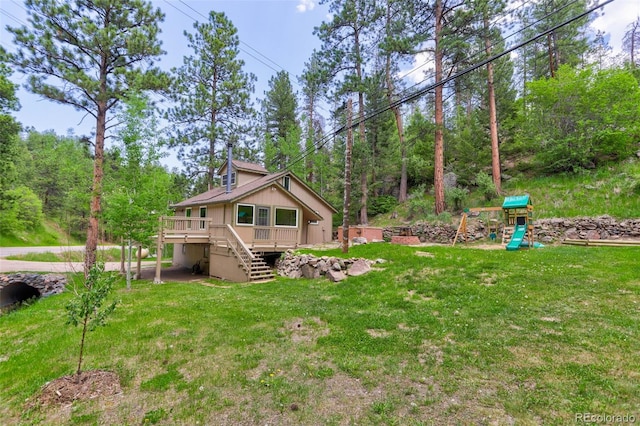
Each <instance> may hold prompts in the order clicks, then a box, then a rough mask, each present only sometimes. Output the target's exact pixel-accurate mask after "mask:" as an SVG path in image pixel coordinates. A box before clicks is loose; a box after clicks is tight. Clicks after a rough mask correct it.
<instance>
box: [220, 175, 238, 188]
mask: <svg viewBox="0 0 640 426" xmlns="http://www.w3.org/2000/svg"><path fill="white" fill-rule="evenodd" d="M235 184H236V172H231V185H235ZM222 186H227V174H226V173H225V174H223V175H222Z"/></svg>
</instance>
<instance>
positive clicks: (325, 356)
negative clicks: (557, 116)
mask: <svg viewBox="0 0 640 426" xmlns="http://www.w3.org/2000/svg"><path fill="white" fill-rule="evenodd" d="M318 254H330V255H337V254H338V252H333V251H331V252H322V253H318ZM349 255H350V256H354V257H365V258H370V259H377V258H382V259H385V260H386V262H385V263H383V264H381V265H380V267H381V268H380V269H379V270H375V271H372V272H370V273H369V274H366V275H363V276H359V277H350V278H349V279H348V280H346V281H343V282H341V283H339V284H332V283H329V282H328V281H326V280H324V279H318V280H305V279H299V280H291V279H284V278H278V279H277V280H275V281H272V282H269V283H263V284H253V285H248V284H231V283H223V282H219V281H214V280H206V281H204V282H203V283H165V284H161V285H154V284H151V283H150V282H146V281H143V282H136V283H134V286H133V289H132V290H131V291H126V290H125V288H124V283H120V285H119V286H118V288H117V289H116V291H115V292H114V296H115V297H116V298H118V299H119V304H118V306H117V308H116V311H115V312H114V313H113V314H112V316H111V317H110V318H109V322H108V324H107V325H106V326H105V327H101V328H98V329H96V330H95V331H93V332H92V333H91V334H90V335H88V337H87V347H86V353H85V368H86V369H95V370H106V371H114V372H116V373H117V374H118V375H119V378H120V384H121V387H122V391H121V392H120V393H119V394H117V395H113V396H109V397H99V398H94V399H91V400H78V401H75V402H73V403H72V404H65V405H39V404H34V403H33V401H35V400H36V399H37V396H38V393H39V392H40V389H41V388H42V387H43V386H44V385H45V383H47V382H48V381H51V380H54V379H56V378H58V377H61V376H64V375H66V374H70V373H71V372H73V371H74V366H75V354H76V353H77V342H78V333H79V331H78V330H77V329H73V328H70V327H69V326H67V325H65V323H64V322H65V312H64V306H65V304H66V303H67V301H68V299H69V295H68V294H62V295H59V296H54V297H49V298H46V299H42V300H40V301H38V302H36V303H35V304H33V305H31V306H28V307H25V308H23V309H19V310H15V311H13V312H10V313H6V314H5V315H2V316H0V418H2V419H3V420H2V422H3V423H4V424H75V425H81V424H119V425H140V424H161V425H175V424H190V425H195V424H202V425H205V424H207V425H216V424H219V425H238V424H240V425H242V424H246V425H253V424H279V425H298V424H309V425H318V424H326V425H346V424H360V425H379V424H390V425H394V424H402V425H407V424H408V425H412V424H413V425H422V424H424V425H430V424H512V423H516V424H568V423H573V422H575V421H576V420H577V419H579V417H578V416H584V415H586V413H593V414H598V415H610V416H625V415H626V416H635V419H636V420H637V419H639V418H640V413H639V412H638V407H639V406H640V388H639V387H638V381H639V380H640V373H639V372H640V339H639V336H638V329H639V328H638V319H639V317H640V276H639V274H638V260H637V259H638V258H639V256H640V249H638V248H605V247H598V248H584V247H565V246H562V247H547V248H544V249H540V250H530V251H517V252H508V253H507V252H506V251H503V250H480V249H476V248H468V247H455V248H451V247H435V246H430V247H403V246H394V245H390V244H385V243H379V244H369V245H365V246H357V247H354V248H352V249H351V250H350V253H349Z"/></svg>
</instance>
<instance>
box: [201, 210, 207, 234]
mask: <svg viewBox="0 0 640 426" xmlns="http://www.w3.org/2000/svg"><path fill="white" fill-rule="evenodd" d="M200 217H201V218H205V217H207V208H206V207H200ZM206 227H207V222H206V221H204V220H201V221H200V229H205V228H206Z"/></svg>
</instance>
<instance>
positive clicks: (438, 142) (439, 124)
mask: <svg viewBox="0 0 640 426" xmlns="http://www.w3.org/2000/svg"><path fill="white" fill-rule="evenodd" d="M443 10H444V9H443V6H442V0H436V10H435V21H436V28H435V31H436V32H435V82H436V88H435V127H436V130H435V148H434V164H433V165H434V176H433V192H434V195H435V214H436V215H438V214H440V213H442V212H444V211H445V208H446V205H445V201H444V134H443V128H444V112H443V99H442V93H443V87H442V85H441V84H439V83H440V82H441V81H442V61H443V56H444V55H443V52H442V45H441V37H442V21H443Z"/></svg>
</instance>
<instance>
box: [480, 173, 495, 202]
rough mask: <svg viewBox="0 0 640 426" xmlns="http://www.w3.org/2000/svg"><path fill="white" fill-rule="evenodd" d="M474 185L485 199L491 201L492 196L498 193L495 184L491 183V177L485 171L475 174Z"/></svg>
mask: <svg viewBox="0 0 640 426" xmlns="http://www.w3.org/2000/svg"><path fill="white" fill-rule="evenodd" d="M475 182H476V186H477V187H478V191H479V192H480V193H481V194H482V195H483V196H484V199H485V201H491V200H492V199H493V197H495V196H496V195H498V191H496V185H495V184H494V183H493V179H492V178H491V176H489V175H488V174H486V173H483V172H478V174H476V179H475Z"/></svg>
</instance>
